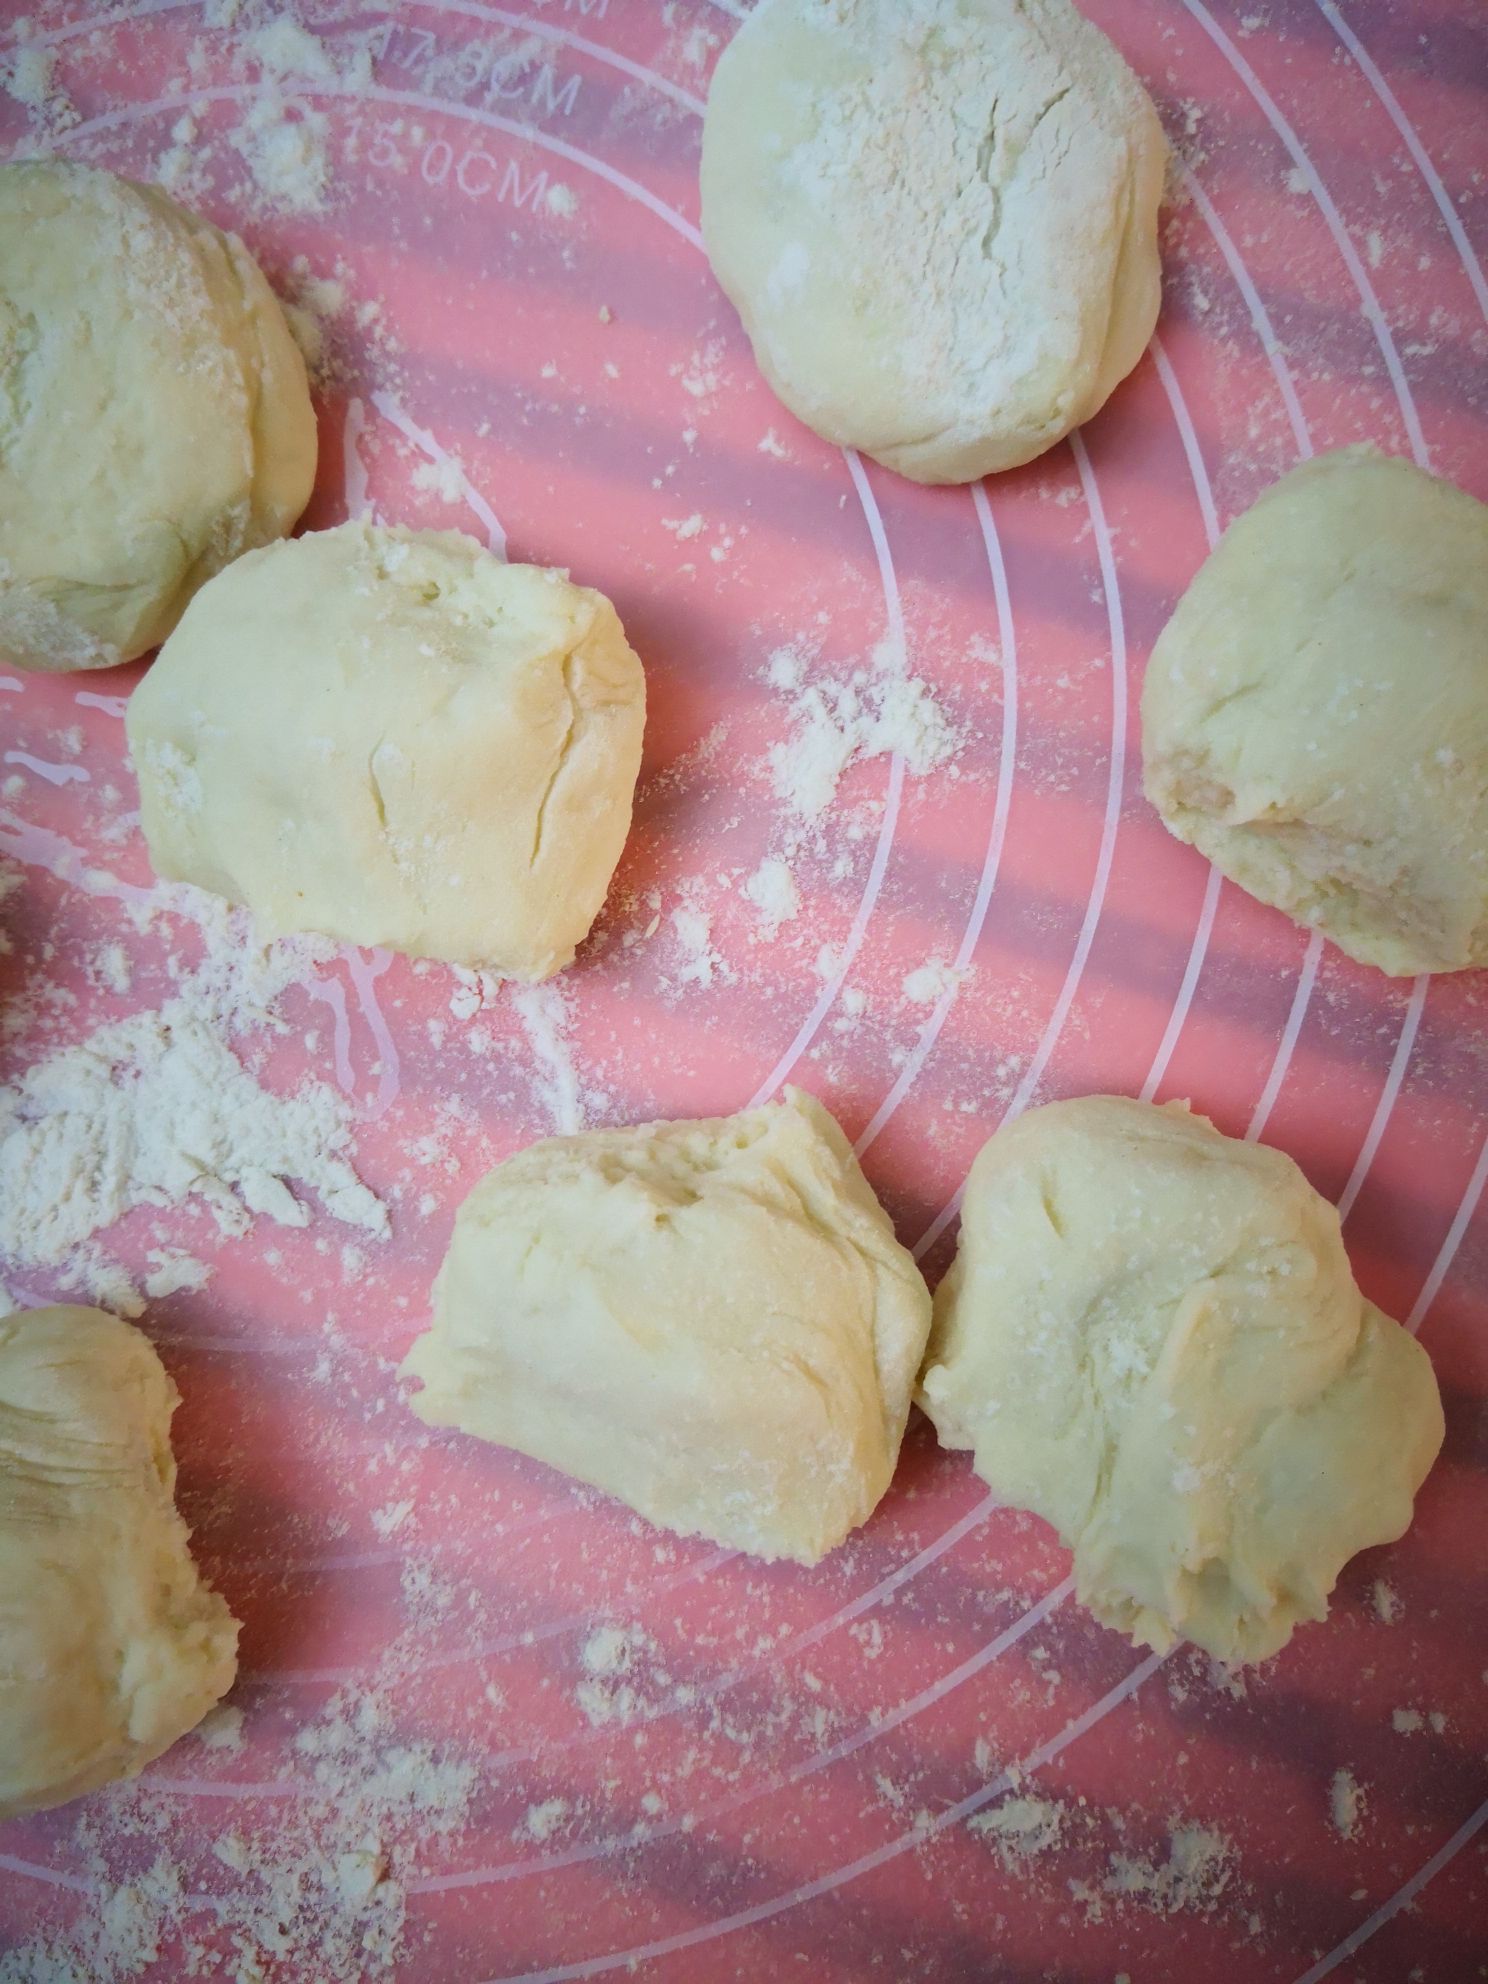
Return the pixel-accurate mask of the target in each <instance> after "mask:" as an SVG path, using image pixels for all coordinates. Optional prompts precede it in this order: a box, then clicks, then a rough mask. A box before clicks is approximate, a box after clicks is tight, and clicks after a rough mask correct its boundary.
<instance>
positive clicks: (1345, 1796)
mask: <svg viewBox="0 0 1488 1984" xmlns="http://www.w3.org/2000/svg"><path fill="white" fill-rule="evenodd" d="M1365 1803H1366V1800H1365V1796H1364V1791H1363V1788H1362V1787H1361V1786H1360V1784H1359V1782H1358V1780H1357V1779H1356V1778H1355V1776H1354V1774H1353V1772H1352V1771H1347V1770H1336V1771H1334V1773H1333V1783H1332V1786H1331V1787H1330V1789H1329V1793H1328V1807H1329V1811H1330V1812H1331V1814H1332V1818H1333V1828H1334V1830H1335V1832H1337V1833H1339V1834H1341V1836H1342V1837H1343V1838H1344V1839H1352V1838H1353V1836H1354V1834H1355V1833H1356V1832H1357V1831H1358V1830H1359V1821H1360V1819H1361V1818H1362V1816H1363V1813H1364V1807H1365Z"/></svg>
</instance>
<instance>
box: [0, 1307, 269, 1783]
mask: <svg viewBox="0 0 1488 1984" xmlns="http://www.w3.org/2000/svg"><path fill="white" fill-rule="evenodd" d="M178 1402H179V1395H178V1393H177V1391H176V1388H175V1386H174V1385H173V1384H172V1383H171V1381H170V1379H169V1377H167V1375H166V1373H165V1370H164V1367H163V1366H162V1364H161V1362H160V1359H159V1358H158V1357H157V1356H156V1355H155V1352H154V1350H153V1348H152V1347H151V1345H150V1342H149V1340H148V1338H146V1337H145V1336H143V1335H142V1334H141V1333H140V1331H139V1330H137V1329H133V1328H131V1326H130V1325H129V1324H128V1323H121V1322H120V1321H119V1320H118V1318H117V1317H116V1316H108V1315H105V1314H104V1313H103V1312H102V1310H99V1309H74V1308H56V1309H31V1310H26V1311H23V1312H22V1313H21V1314H19V1315H15V1316H7V1317H6V1318H5V1320H4V1321H3V1322H0V1819H6V1818H14V1817H15V1816H16V1814H17V1813H20V1812H33V1811H41V1810H44V1809H45V1808H46V1807H48V1806H51V1805H60V1804H62V1803H64V1802H65V1801H66V1800H67V1799H69V1798H79V1797H81V1796H82V1795H83V1793H84V1792H86V1791H94V1790H97V1788H98V1787H99V1786H100V1785H102V1784H108V1783H111V1782H112V1781H113V1780H114V1779H115V1778H120V1777H133V1776H134V1774H135V1773H136V1772H137V1771H139V1770H142V1769H143V1768H144V1766H145V1765H146V1764H147V1763H149V1762H150V1761H151V1760H152V1758H155V1757H158V1756H159V1755H160V1753H161V1751H162V1750H165V1749H168V1748H169V1747H170V1745H171V1744H172V1743H174V1742H175V1740H176V1738H177V1737H178V1736H184V1735H185V1734H186V1731H187V1730H188V1729H192V1728H194V1727H195V1726H196V1724H197V1723H198V1722H200V1720H201V1718H202V1717H203V1716H204V1715H205V1714H206V1712H207V1710H208V1709H209V1708H211V1706H212V1704H213V1703H214V1702H216V1701H218V1700H220V1699H221V1697H222V1696H223V1695H225V1694H226V1693H227V1691H228V1689H229V1688H230V1687H231V1686H232V1682H233V1675H234V1673H235V1672H236V1669H237V1644H238V1627H237V1622H236V1621H235V1620H234V1618H233V1616H232V1614H231V1613H230V1612H229V1611H228V1609H227V1607H226V1605H225V1604H224V1603H223V1601H222V1600H221V1599H220V1598H219V1597H218V1596H217V1594H216V1592H214V1591H209V1590H208V1589H207V1587H206V1586H205V1585H204V1584H203V1583H202V1581H201V1579H200V1577H199V1576H198V1575H197V1570H196V1566H195V1564H194V1563H193V1562H192V1561H191V1552H190V1549H189V1548H188V1544H187V1530H186V1525H185V1523H184V1522H182V1520H181V1518H180V1516H179V1515H178V1514H177V1513H176V1505H175V1500H174V1496H175V1485H176V1464H175V1461H174V1459H173V1457H172V1455H171V1446H170V1421H171V1414H172V1413H173V1412H174V1411H175V1409H176V1406H177V1404H178Z"/></svg>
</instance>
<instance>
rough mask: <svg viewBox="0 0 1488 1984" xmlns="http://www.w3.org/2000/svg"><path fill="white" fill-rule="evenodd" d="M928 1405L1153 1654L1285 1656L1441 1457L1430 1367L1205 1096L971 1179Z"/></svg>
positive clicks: (1090, 1591) (941, 1304)
mask: <svg viewBox="0 0 1488 1984" xmlns="http://www.w3.org/2000/svg"><path fill="white" fill-rule="evenodd" d="M920 1403H921V1404H922V1405H923V1406H924V1408H925V1410H926V1412H928V1413H929V1415H930V1417H931V1419H932V1420H934V1422H935V1429H936V1431H937V1433H938V1434H939V1435H940V1439H941V1441H942V1443H943V1444H944V1445H946V1446H950V1447H970V1448H972V1449H973V1451H974V1455H975V1464H976V1470H977V1472H978V1474H980V1475H981V1476H982V1478H983V1479H984V1480H985V1481H986V1482H987V1484H988V1486H989V1487H990V1488H991V1489H992V1491H993V1492H994V1494H996V1495H997V1496H998V1497H1000V1499H1001V1500H1003V1501H1004V1502H1007V1503H1010V1504H1011V1505H1013V1506H1014V1507H1017V1508H1023V1509H1032V1510H1034V1511H1035V1512H1036V1513H1037V1514H1039V1515H1041V1516H1043V1517H1045V1518H1046V1520H1047V1521H1049V1522H1051V1523H1053V1525H1054V1527H1055V1528H1056V1529H1057V1530H1058V1531H1059V1534H1060V1536H1061V1537H1062V1538H1063V1540H1064V1541H1065V1543H1067V1544H1068V1545H1069V1546H1070V1547H1071V1548H1072V1549H1073V1551H1074V1557H1075V1581H1076V1589H1077V1591H1078V1593H1079V1597H1080V1600H1081V1603H1082V1604H1084V1605H1087V1606H1088V1607H1089V1608H1090V1610H1091V1611H1092V1612H1093V1613H1094V1614H1095V1616H1096V1617H1097V1618H1098V1619H1101V1620H1103V1621H1104V1622H1105V1623H1106V1624H1107V1625H1110V1626H1115V1627H1117V1628H1119V1629H1120V1630H1121V1631H1122V1632H1126V1633H1130V1634H1131V1636H1132V1638H1133V1639H1135V1640H1136V1641H1138V1642H1139V1643H1141V1644H1144V1645H1147V1646H1152V1647H1157V1648H1160V1649H1161V1648H1166V1647H1168V1646H1170V1645H1171V1644H1172V1643H1173V1641H1174V1640H1175V1638H1179V1637H1181V1638H1185V1639H1190V1640H1193V1641H1194V1642H1195V1643H1196V1644H1197V1645H1199V1646H1201V1647H1203V1648H1204V1649H1205V1650H1206V1651H1207V1652H1209V1653H1211V1654H1213V1655H1215V1656H1216V1657H1217V1658H1218V1659H1221V1660H1225V1661H1231V1662H1239V1661H1245V1660H1264V1659H1266V1658H1267V1657H1268V1656H1269V1655H1271V1654H1273V1653H1275V1652H1276V1651H1277V1649H1278V1648H1279V1647H1281V1646H1283V1645H1285V1643H1286V1641H1287V1640H1288V1639H1289V1638H1290V1637H1291V1633H1292V1628H1293V1627H1294V1626H1295V1625H1296V1623H1297V1622H1298V1621H1299V1620H1302V1619H1321V1618H1322V1617H1323V1616H1324V1615H1325V1613H1326V1612H1327V1609H1328V1594H1329V1592H1330V1591H1331V1590H1332V1589H1333V1585H1334V1583H1335V1581H1336V1579H1337V1577H1338V1573H1339V1572H1340V1570H1341V1569H1342V1568H1343V1566H1344V1564H1345V1563H1346V1562H1347V1561H1348V1559H1349V1558H1350V1557H1352V1556H1353V1555H1354V1553H1355V1551H1357V1550H1363V1549H1364V1548H1365V1547H1366V1546H1367V1545H1369V1544H1373V1543H1387V1542H1392V1541H1393V1540H1394V1539H1395V1538H1396V1537H1397V1536H1400V1535H1401V1534H1402V1533H1403V1532H1404V1531H1405V1529H1406V1528H1407V1526H1408V1525H1409V1523H1410V1519H1411V1502H1412V1498H1413V1496H1414V1495H1415V1492H1416V1490H1417V1488H1419V1487H1420V1485H1421V1482H1422V1481H1423V1480H1424V1479H1425V1477H1426V1473H1427V1471H1428V1469H1429V1468H1430V1466H1431V1463H1432V1461H1433V1460H1434V1459H1435V1458H1436V1455H1437V1451H1438V1449H1439V1448H1440V1446H1441V1443H1442V1431H1443V1427H1442V1409H1441V1400H1440V1398H1439V1396H1438V1394H1437V1388H1436V1379H1435V1377H1434V1376H1433V1374H1432V1369H1431V1363H1430V1360H1429V1359H1428V1358H1427V1356H1426V1353H1425V1352H1424V1351H1423V1350H1422V1349H1421V1347H1420V1345H1419V1344H1418V1343H1417V1342H1416V1341H1415V1339H1414V1338H1413V1337H1411V1336H1408V1335H1407V1334H1406V1332H1405V1331H1404V1330H1403V1329H1401V1327H1400V1325H1399V1324H1398V1323H1393V1322H1391V1320H1390V1319H1389V1317H1388V1316H1385V1315H1382V1314H1381V1312H1380V1311H1379V1310H1378V1309H1376V1308H1375V1307H1374V1306H1373V1305H1372V1304H1371V1303H1368V1302H1366V1301H1365V1300H1364V1299H1363V1297H1362V1296H1361V1295H1360V1293H1359V1290H1358V1288H1357V1286H1356V1285H1355V1282H1354V1278H1353V1275H1352V1273H1351V1272H1350V1269H1349V1263H1348V1257H1347V1255H1346V1254H1345V1253H1344V1250H1343V1240H1342V1236H1341V1234H1340V1231H1339V1223H1338V1214H1337V1212H1336V1211H1335V1209H1334V1208H1333V1207H1332V1206H1331V1205H1330V1204H1329V1203H1328V1201H1327V1200H1326V1199H1324V1198H1321V1197H1320V1196H1319V1195H1318V1193H1316V1192H1315V1191H1314V1190H1313V1189H1312V1187H1311V1186H1310V1185H1309V1184H1308V1182H1307V1180H1306V1179H1305V1178H1304V1177H1303V1175H1302V1173H1301V1172H1300V1171H1299V1170H1298V1169H1297V1167H1296V1165H1295V1164H1293V1162H1292V1161H1291V1159H1290V1158H1289V1157H1286V1156H1283V1154H1282V1153H1281V1152H1280V1151H1275V1150H1267V1149H1265V1148H1264V1147H1262V1146H1260V1145H1257V1144H1246V1143H1240V1142H1238V1141H1237V1140H1235V1139H1234V1138H1231V1137H1225V1136H1221V1135H1220V1133H1219V1131H1218V1130H1216V1129H1215V1128H1214V1127H1213V1125H1212V1124H1210V1123H1207V1122H1206V1121H1205V1120H1204V1118H1203V1117H1202V1116H1191V1115H1190V1114H1189V1113H1188V1111H1187V1110H1186V1109H1185V1108H1184V1106H1183V1105H1182V1104H1181V1103H1170V1104H1168V1105H1167V1106H1166V1107H1165V1108H1161V1109H1159V1108H1155V1107H1154V1106H1153V1105H1152V1104H1151V1103H1146V1102H1131V1101H1128V1100H1127V1099H1126V1098H1124V1097H1120V1096H1108V1095H1107V1096H1089V1097H1087V1098H1085V1099H1084V1100H1082V1101H1077V1102H1056V1103H1051V1104H1050V1105H1049V1106H1048V1107H1047V1108H1044V1109H1036V1110H1033V1111H1032V1112H1030V1114H1028V1115H1027V1116H1024V1117H1022V1118H1021V1119H1020V1120H1019V1121H1018V1122H1016V1123H1014V1124H1012V1125H1011V1126H1010V1127H1008V1128H1007V1129H1005V1130H1001V1131H999V1132H998V1134H997V1135H996V1136H994V1137H993V1138H992V1140H991V1141H990V1143H988V1144H987V1145H986V1146H985V1147H984V1148H983V1150H982V1152H981V1154H980V1156H979V1157H978V1158H977V1160H976V1163H975V1164H974V1165H973V1166H972V1170H971V1176H970V1178H969V1180H968V1181H967V1187H966V1198H965V1202H964V1204H963V1206H962V1212H961V1246H960V1251H959V1252H958V1254H957V1256H956V1261H955V1265H954V1266H953V1267H952V1269H951V1271H950V1273H949V1274H948V1275H947V1276H946V1279H945V1280H944V1281H943V1282H942V1284H941V1286H940V1289H939V1291H938V1292H937V1295H936V1300H935V1327H934V1330H933V1332H932V1335H931V1340H930V1350H929V1355H928V1357H927V1359H926V1363H925V1370H924V1374H923V1377H922V1378H921V1384H920Z"/></svg>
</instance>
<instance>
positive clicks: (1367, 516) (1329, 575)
mask: <svg viewBox="0 0 1488 1984" xmlns="http://www.w3.org/2000/svg"><path fill="white" fill-rule="evenodd" d="M1142 748H1143V754H1144V757H1145V760H1146V784H1147V796H1148V798H1149V799H1150V800H1151V801H1152V803H1153V805H1154V806H1155V807H1156V808H1157V810H1158V812H1159V813H1161V815H1162V817H1163V820H1164V822H1165V823H1166V825H1167V826H1168V827H1169V828H1170V829H1171V830H1172V832H1173V833H1175V834H1176V835H1177V836H1178V838H1179V839H1180V840H1185V841H1190V842H1192V843H1193V845H1194V846H1196V847H1198V848H1200V849H1202V851H1203V852H1204V853H1205V854H1207V855H1208V857H1209V859H1210V860H1211V861H1212V862H1213V863H1214V865H1215V866H1216V867H1217V868H1218V869H1220V870H1221V872H1222V873H1224V874H1226V875H1228V876H1229V877H1230V879H1231V880H1232V881H1234V882H1238V883H1239V884H1240V886H1241V888H1243V889H1248V890H1249V891H1250V893H1251V894H1252V895H1253V896H1258V897H1259V898H1260V900H1261V901H1262V902H1267V903H1273V904H1274V905H1275V906H1276V907H1277V908H1278V909H1283V910H1285V911H1286V913H1287V915H1288V916H1291V917H1294V918H1295V919H1296V920H1297V921H1298V922H1299V923H1305V924H1309V925H1311V926H1312V927H1313V928H1314V929H1317V930H1321V931H1322V932H1323V934H1324V935H1325V936H1327V937H1331V938H1332V940H1333V942H1334V943H1335V944H1337V945H1338V946H1339V948H1340V949H1341V950H1344V951H1347V952H1348V954H1349V956H1350V957H1354V958H1358V959H1359V960H1360V961H1361V962H1362V963H1364V964H1372V965H1378V966H1379V968H1380V969H1381V970H1382V971H1388V972H1393V973H1396V974H1399V975H1405V976H1410V975H1413V974H1414V973H1416V972H1421V971H1462V970H1465V969H1467V968H1469V967H1471V966H1475V965H1484V964H1488V507H1485V506H1484V505H1483V504H1482V503H1479V502H1477V501H1476V500H1475V499H1474V498H1473V497H1471V496H1467V495H1464V493H1463V492H1462V491H1461V490H1460V489H1454V488H1453V487H1452V486H1451V484H1450V483H1446V482H1439V481H1437V480H1436V479H1435V477H1433V476H1429V475H1425V474H1423V473H1422V472H1421V470H1420V469H1417V468H1413V467H1412V466H1411V464H1410V463H1409V462H1403V461H1398V460H1395V459H1393V458H1392V457H1391V456H1388V455H1382V454H1380V453H1378V452H1377V451H1376V450H1375V449H1373V448H1345V449H1342V450H1340V451H1339V452H1338V453H1336V454H1330V455H1320V456H1319V457H1318V458H1317V460H1315V461H1312V462H1308V463H1307V464H1306V465H1305V466H1304V467H1302V468H1298V469H1294V470H1293V471H1292V472H1291V474H1290V475H1287V476H1284V477H1283V478H1282V480H1281V481H1280V482H1278V483H1277V484H1276V486H1275V487H1274V488H1273V489H1270V490H1268V491H1267V493H1266V494H1265V495H1264V496H1263V497H1262V498H1261V499H1260V501H1259V502H1258V503H1256V504H1255V505H1254V507H1253V508H1252V509H1250V510H1247V511H1246V513H1245V514H1244V516H1242V517H1240V518H1239V519H1237V521H1236V522H1235V523H1233V524H1231V526H1230V528H1229V529H1228V530H1227V531H1226V532H1225V535H1224V538H1223V540H1222V541H1221V543H1220V545H1219V547H1218V549H1217V550H1216V551H1215V552H1214V553H1213V555H1212V556H1211V557H1210V558H1209V559H1208V561H1207V562H1206V563H1205V564H1204V565H1203V567H1202V568H1201V569H1200V571H1199V574H1198V576H1197V577H1196V578H1195V579H1194V581H1193V584H1192V585H1191V586H1190V587H1189V589H1188V591H1187V592H1186V593H1185V594H1184V596H1183V598H1182V600H1181V601H1180V602H1179V605H1178V610H1177V612H1176V613H1175V614H1174V615H1173V618H1172V619H1171V621H1169V623H1168V625H1167V627H1166V628H1165V629H1164V631H1163V633H1162V636H1161V638H1160V639H1159V641H1158V643H1157V646H1156V647H1155V648H1154V649H1153V652H1152V660H1151V662H1150V664H1149V665H1148V669H1147V682H1146V686H1145V688H1144V690H1143V695H1142Z"/></svg>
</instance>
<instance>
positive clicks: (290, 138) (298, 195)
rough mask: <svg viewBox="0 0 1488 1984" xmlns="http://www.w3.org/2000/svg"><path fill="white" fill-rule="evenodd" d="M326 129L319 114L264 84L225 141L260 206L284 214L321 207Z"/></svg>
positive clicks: (326, 123)
mask: <svg viewBox="0 0 1488 1984" xmlns="http://www.w3.org/2000/svg"><path fill="white" fill-rule="evenodd" d="M330 130H331V124H330V119H329V118H328V117H327V116H326V114H325V113H324V111H320V110H313V109H311V107H310V105H309V104H308V103H304V102H301V101H300V100H299V99H297V98H293V97H286V96H285V95H284V94H283V93H282V92H281V91H280V90H279V89H278V88H277V87H275V86H274V85H273V84H265V86H264V87H263V88H262V89H260V90H259V91H258V93H257V94H256V95H255V96H254V97H253V98H252V99H251V100H250V102H249V103H248V105H247V107H246V109H245V110H244V112H243V115H242V117H241V119H240V120H239V122H238V126H237V129H236V130H235V131H234V132H233V134H232V140H231V142H232V146H233V149H234V150H235V151H236V152H238V153H239V154H240V156H241V157H242V160H243V163H244V164H245V165H246V166H247V168H248V171H249V173H250V174H251V176H252V179H253V184H254V186H255V187H256V188H257V190H258V193H259V196H260V198H261V201H262V203H263V204H264V205H265V206H267V207H268V208H270V209H271V210H273V211H282V212H286V213H318V212H320V211H321V210H322V209H323V208H324V206H325V204H326V183H327V180H328V178H329V176H330V160H329V156H328V153H327V143H328V140H329V138H330Z"/></svg>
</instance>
